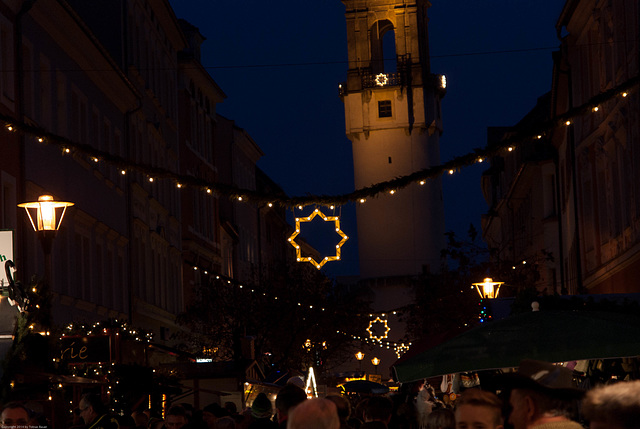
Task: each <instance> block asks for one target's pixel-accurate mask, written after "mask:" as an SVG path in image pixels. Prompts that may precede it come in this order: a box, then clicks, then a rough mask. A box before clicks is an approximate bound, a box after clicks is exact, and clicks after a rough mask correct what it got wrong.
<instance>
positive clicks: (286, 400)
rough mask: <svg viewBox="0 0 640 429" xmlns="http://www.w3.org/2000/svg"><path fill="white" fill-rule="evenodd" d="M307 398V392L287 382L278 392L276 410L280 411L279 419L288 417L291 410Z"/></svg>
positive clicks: (282, 419)
mask: <svg viewBox="0 0 640 429" xmlns="http://www.w3.org/2000/svg"><path fill="white" fill-rule="evenodd" d="M306 399H307V394H306V393H305V392H304V390H302V389H301V388H299V387H298V386H295V385H293V384H287V385H286V386H284V387H283V388H282V389H280V391H279V392H278V395H277V396H276V410H277V411H278V421H280V422H282V421H284V420H286V419H287V416H288V414H289V410H290V409H291V408H293V407H295V406H296V405H298V404H299V403H301V402H304V401H305V400H306Z"/></svg>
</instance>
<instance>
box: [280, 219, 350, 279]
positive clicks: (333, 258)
mask: <svg viewBox="0 0 640 429" xmlns="http://www.w3.org/2000/svg"><path fill="white" fill-rule="evenodd" d="M316 216H320V217H321V218H322V220H323V221H325V222H334V223H335V225H336V232H337V233H338V235H340V237H342V240H340V242H339V243H338V244H336V254H335V255H334V256H325V257H324V259H322V260H321V261H320V262H317V261H316V260H315V259H313V257H311V256H302V252H301V250H300V245H299V244H298V243H296V242H295V238H296V237H297V236H298V234H300V224H301V223H302V222H311V221H312V220H313V218H314V217H316ZM348 239H349V237H347V236H346V234H345V233H344V232H342V230H341V229H340V218H339V217H338V216H326V215H325V214H324V213H322V212H321V211H320V210H318V209H315V210H314V211H313V213H311V215H309V216H307V217H303V218H296V230H295V231H294V232H293V234H291V237H289V239H288V241H289V243H291V245H292V246H293V247H295V249H296V259H297V260H298V262H310V263H312V264H313V266H314V267H316V268H317V269H320V268H322V266H323V265H324V264H326V263H327V262H329V261H339V260H340V253H341V250H340V248H341V247H342V245H343V244H344V243H345V242H346V241H347V240H348Z"/></svg>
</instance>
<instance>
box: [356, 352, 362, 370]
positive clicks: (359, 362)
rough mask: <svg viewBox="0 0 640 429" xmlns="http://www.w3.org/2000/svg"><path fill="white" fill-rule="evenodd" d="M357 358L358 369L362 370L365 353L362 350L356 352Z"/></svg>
mask: <svg viewBox="0 0 640 429" xmlns="http://www.w3.org/2000/svg"><path fill="white" fill-rule="evenodd" d="M356 359H358V371H362V359H364V353H362V352H361V351H359V352H358V353H356Z"/></svg>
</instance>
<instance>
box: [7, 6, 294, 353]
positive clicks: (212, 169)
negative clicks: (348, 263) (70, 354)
mask: <svg viewBox="0 0 640 429" xmlns="http://www.w3.org/2000/svg"><path fill="white" fill-rule="evenodd" d="M0 15H1V17H0V38H1V40H0V43H1V44H2V55H1V56H0V60H1V61H2V68H3V70H6V71H5V72H3V73H2V79H0V93H1V94H2V99H1V100H0V115H2V119H3V122H4V123H6V124H9V123H11V122H13V121H15V123H16V124H17V125H19V126H18V127H17V128H18V129H19V132H10V131H9V129H8V127H7V129H5V130H4V131H2V134H1V135H0V138H2V141H3V147H4V148H5V149H4V152H3V156H2V157H0V180H1V183H2V194H1V195H2V217H1V218H0V229H7V230H12V231H14V238H15V255H14V260H15V263H16V265H17V267H18V270H19V271H18V272H17V274H16V278H17V279H20V280H22V281H23V282H24V283H27V284H28V283H29V281H30V277H31V276H32V275H36V276H37V277H40V278H42V277H43V276H44V274H45V273H44V257H43V252H42V249H41V248H40V244H39V243H38V238H37V236H36V234H35V233H34V231H33V230H32V228H31V225H30V224H29V220H28V218H27V217H26V215H25V214H24V211H23V210H22V209H18V208H17V204H18V203H21V202H26V201H35V200H37V198H38V196H39V195H42V194H50V195H52V196H53V197H54V198H55V199H56V200H62V201H71V202H73V203H75V205H74V206H73V207H72V208H70V209H68V210H67V213H66V215H65V218H64V220H63V223H62V226H61V230H60V231H59V232H58V233H57V236H56V238H55V240H54V241H53V249H52V252H51V254H52V260H53V264H52V270H51V273H50V276H51V277H50V278H49V279H48V280H49V283H50V285H51V289H52V292H53V304H52V310H53V316H54V324H56V325H57V326H64V325H65V324H67V323H69V322H72V321H74V322H95V321H99V320H104V319H108V318H113V319H127V320H128V321H129V322H130V323H131V325H133V326H136V327H139V328H143V329H145V330H148V331H151V332H152V333H153V334H154V341H156V342H157V343H159V344H164V345H171V344H172V339H171V337H172V334H173V333H175V332H176V331H178V330H180V329H181V328H180V326H179V325H178V324H177V323H176V316H177V315H178V314H180V313H181V312H183V311H184V310H185V308H186V305H187V304H188V302H189V300H190V299H191V298H192V297H193V292H194V290H195V288H197V287H199V286H200V285H202V284H205V283H207V282H205V280H206V279H205V276H207V275H214V274H221V275H225V276H227V277H230V278H233V279H237V280H239V281H243V282H257V281H260V279H261V276H260V261H261V260H262V261H264V264H270V263H272V262H274V261H275V260H276V259H278V258H280V257H281V256H284V255H286V252H285V251H284V249H286V248H287V246H288V244H287V243H286V240H285V239H282V240H281V241H280V243H281V245H280V246H279V249H278V251H277V252H275V253H274V254H273V255H262V256H260V255H261V250H260V249H265V251H267V252H270V251H271V250H272V249H273V248H274V246H275V247H278V245H277V243H276V244H274V242H271V241H270V240H271V239H272V238H273V237H274V235H278V236H280V235H282V236H286V231H289V230H290V227H289V226H288V225H287V224H286V222H285V221H284V212H283V210H282V209H281V208H270V207H266V208H264V207H258V206H257V205H255V204H254V205H251V204H245V203H244V202H241V201H239V200H236V201H235V202H231V201H230V200H229V199H228V198H226V197H225V196H221V195H218V194H216V193H214V192H210V190H208V188H207V186H206V184H207V183H209V184H211V183H224V184H226V185H228V186H235V187H238V188H245V189H250V190H256V189H257V188H258V186H263V187H264V186H267V187H269V188H270V189H275V188H277V186H276V185H275V184H273V183H272V182H270V181H269V179H268V178H267V177H266V176H265V175H264V173H262V172H260V171H259V170H258V169H257V168H256V162H257V160H258V159H259V158H260V156H262V152H261V150H260V148H259V147H258V145H257V144H256V142H254V141H253V139H251V137H250V136H249V134H248V133H247V132H246V131H244V130H242V129H241V128H240V127H238V126H236V125H235V124H234V123H233V121H231V120H228V119H226V118H222V117H220V116H218V115H217V113H216V105H217V104H219V103H221V102H222V101H223V100H224V98H225V94H224V92H223V91H222V89H221V88H220V87H219V86H218V85H217V84H216V82H215V81H214V80H213V79H212V77H211V76H210V75H209V74H208V73H207V71H206V70H205V68H204V67H203V66H202V64H201V62H200V45H201V43H203V42H204V37H203V36H202V35H201V34H200V32H199V31H198V29H197V28H195V27H193V26H191V25H189V24H188V23H186V22H184V21H180V20H178V19H177V17H176V16H175V14H174V12H173V10H172V9H171V7H170V6H169V4H168V2H166V1H154V0H150V1H145V0H117V1H112V0H106V1H97V2H85V1H80V0H78V1H76V0H68V1H67V0H60V1H57V0H42V1H37V2H29V1H24V2H23V1H6V2H0ZM40 140H42V141H40ZM182 178H187V179H188V180H185V183H182V182H181V179H182ZM187 182H188V183H187ZM259 183H260V184H259ZM279 192H282V191H281V190H280V191H279ZM262 216H265V217H264V218H263V217H262ZM262 239H264V240H269V241H268V243H269V246H263V245H262V243H261V240H262ZM278 240H280V237H278ZM265 270H266V271H269V270H268V269H267V268H265ZM14 311H15V310H14Z"/></svg>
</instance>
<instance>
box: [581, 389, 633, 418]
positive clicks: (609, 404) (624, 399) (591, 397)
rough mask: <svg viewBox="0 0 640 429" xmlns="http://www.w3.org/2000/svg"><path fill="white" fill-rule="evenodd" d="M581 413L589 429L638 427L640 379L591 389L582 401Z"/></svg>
mask: <svg viewBox="0 0 640 429" xmlns="http://www.w3.org/2000/svg"><path fill="white" fill-rule="evenodd" d="M582 414H583V415H584V417H585V418H586V419H587V420H588V421H589V424H590V426H589V427H590V428H591V429H604V428H608V429H640V380H635V381H621V382H618V383H615V384H609V385H606V386H598V387H595V388H593V389H591V390H590V391H588V392H587V395H586V396H585V398H584V400H583V402H582Z"/></svg>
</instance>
